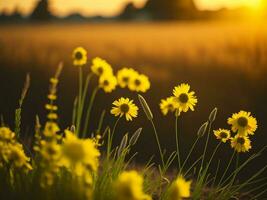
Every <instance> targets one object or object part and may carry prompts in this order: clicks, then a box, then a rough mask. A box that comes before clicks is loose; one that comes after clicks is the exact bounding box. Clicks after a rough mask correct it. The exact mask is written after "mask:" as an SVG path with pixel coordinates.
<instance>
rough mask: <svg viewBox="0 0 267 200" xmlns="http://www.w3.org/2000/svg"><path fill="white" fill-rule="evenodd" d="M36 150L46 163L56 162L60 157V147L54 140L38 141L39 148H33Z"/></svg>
mask: <svg viewBox="0 0 267 200" xmlns="http://www.w3.org/2000/svg"><path fill="white" fill-rule="evenodd" d="M35 150H38V151H39V153H40V155H41V157H42V159H44V160H45V161H48V162H50V163H51V162H53V161H58V160H59V158H60V156H61V146H60V145H58V144H57V142H56V141H55V140H52V141H49V142H48V141H45V140H41V141H40V147H38V148H35Z"/></svg>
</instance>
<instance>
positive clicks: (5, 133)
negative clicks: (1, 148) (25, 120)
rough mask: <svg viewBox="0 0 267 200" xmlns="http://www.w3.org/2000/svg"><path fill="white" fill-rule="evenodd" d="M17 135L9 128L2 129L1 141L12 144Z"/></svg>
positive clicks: (0, 130)
mask: <svg viewBox="0 0 267 200" xmlns="http://www.w3.org/2000/svg"><path fill="white" fill-rule="evenodd" d="M14 137H15V133H13V132H12V131H11V130H10V129H9V128H7V127H0V141H3V142H10V141H12V140H13V139H14Z"/></svg>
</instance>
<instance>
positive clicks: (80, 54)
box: [72, 47, 87, 66]
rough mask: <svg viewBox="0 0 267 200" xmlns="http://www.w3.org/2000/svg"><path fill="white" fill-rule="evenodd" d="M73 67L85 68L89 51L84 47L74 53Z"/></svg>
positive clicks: (76, 49) (78, 48)
mask: <svg viewBox="0 0 267 200" xmlns="http://www.w3.org/2000/svg"><path fill="white" fill-rule="evenodd" d="M72 58H73V65H75V66H83V65H85V64H86V62H87V51H86V50H85V49H84V48H83V47H77V48H75V49H74V51H73V53H72Z"/></svg>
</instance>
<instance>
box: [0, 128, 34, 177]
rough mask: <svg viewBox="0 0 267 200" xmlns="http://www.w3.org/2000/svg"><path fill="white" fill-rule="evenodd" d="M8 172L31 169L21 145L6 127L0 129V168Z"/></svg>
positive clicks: (28, 159)
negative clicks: (7, 169) (4, 168)
mask: <svg viewBox="0 0 267 200" xmlns="http://www.w3.org/2000/svg"><path fill="white" fill-rule="evenodd" d="M7 166H8V168H9V169H10V170H19V169H20V170H23V171H25V172H27V171H29V170H31V169H32V166H31V165H30V158H29V157H27V156H26V155H25V152H24V149H23V146H22V144H20V143H19V142H18V141H17V140H16V138H15V133H13V132H12V131H11V130H10V129H9V128H7V127H0V168H3V167H7Z"/></svg>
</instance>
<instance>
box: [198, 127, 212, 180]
mask: <svg viewBox="0 0 267 200" xmlns="http://www.w3.org/2000/svg"><path fill="white" fill-rule="evenodd" d="M211 125H212V122H210V123H209V130H208V135H207V139H206V144H205V148H204V152H203V157H202V160H201V165H200V169H199V173H198V178H199V176H200V173H201V171H202V169H203V164H204V161H205V156H206V152H207V147H208V143H209V138H210V130H211Z"/></svg>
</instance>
